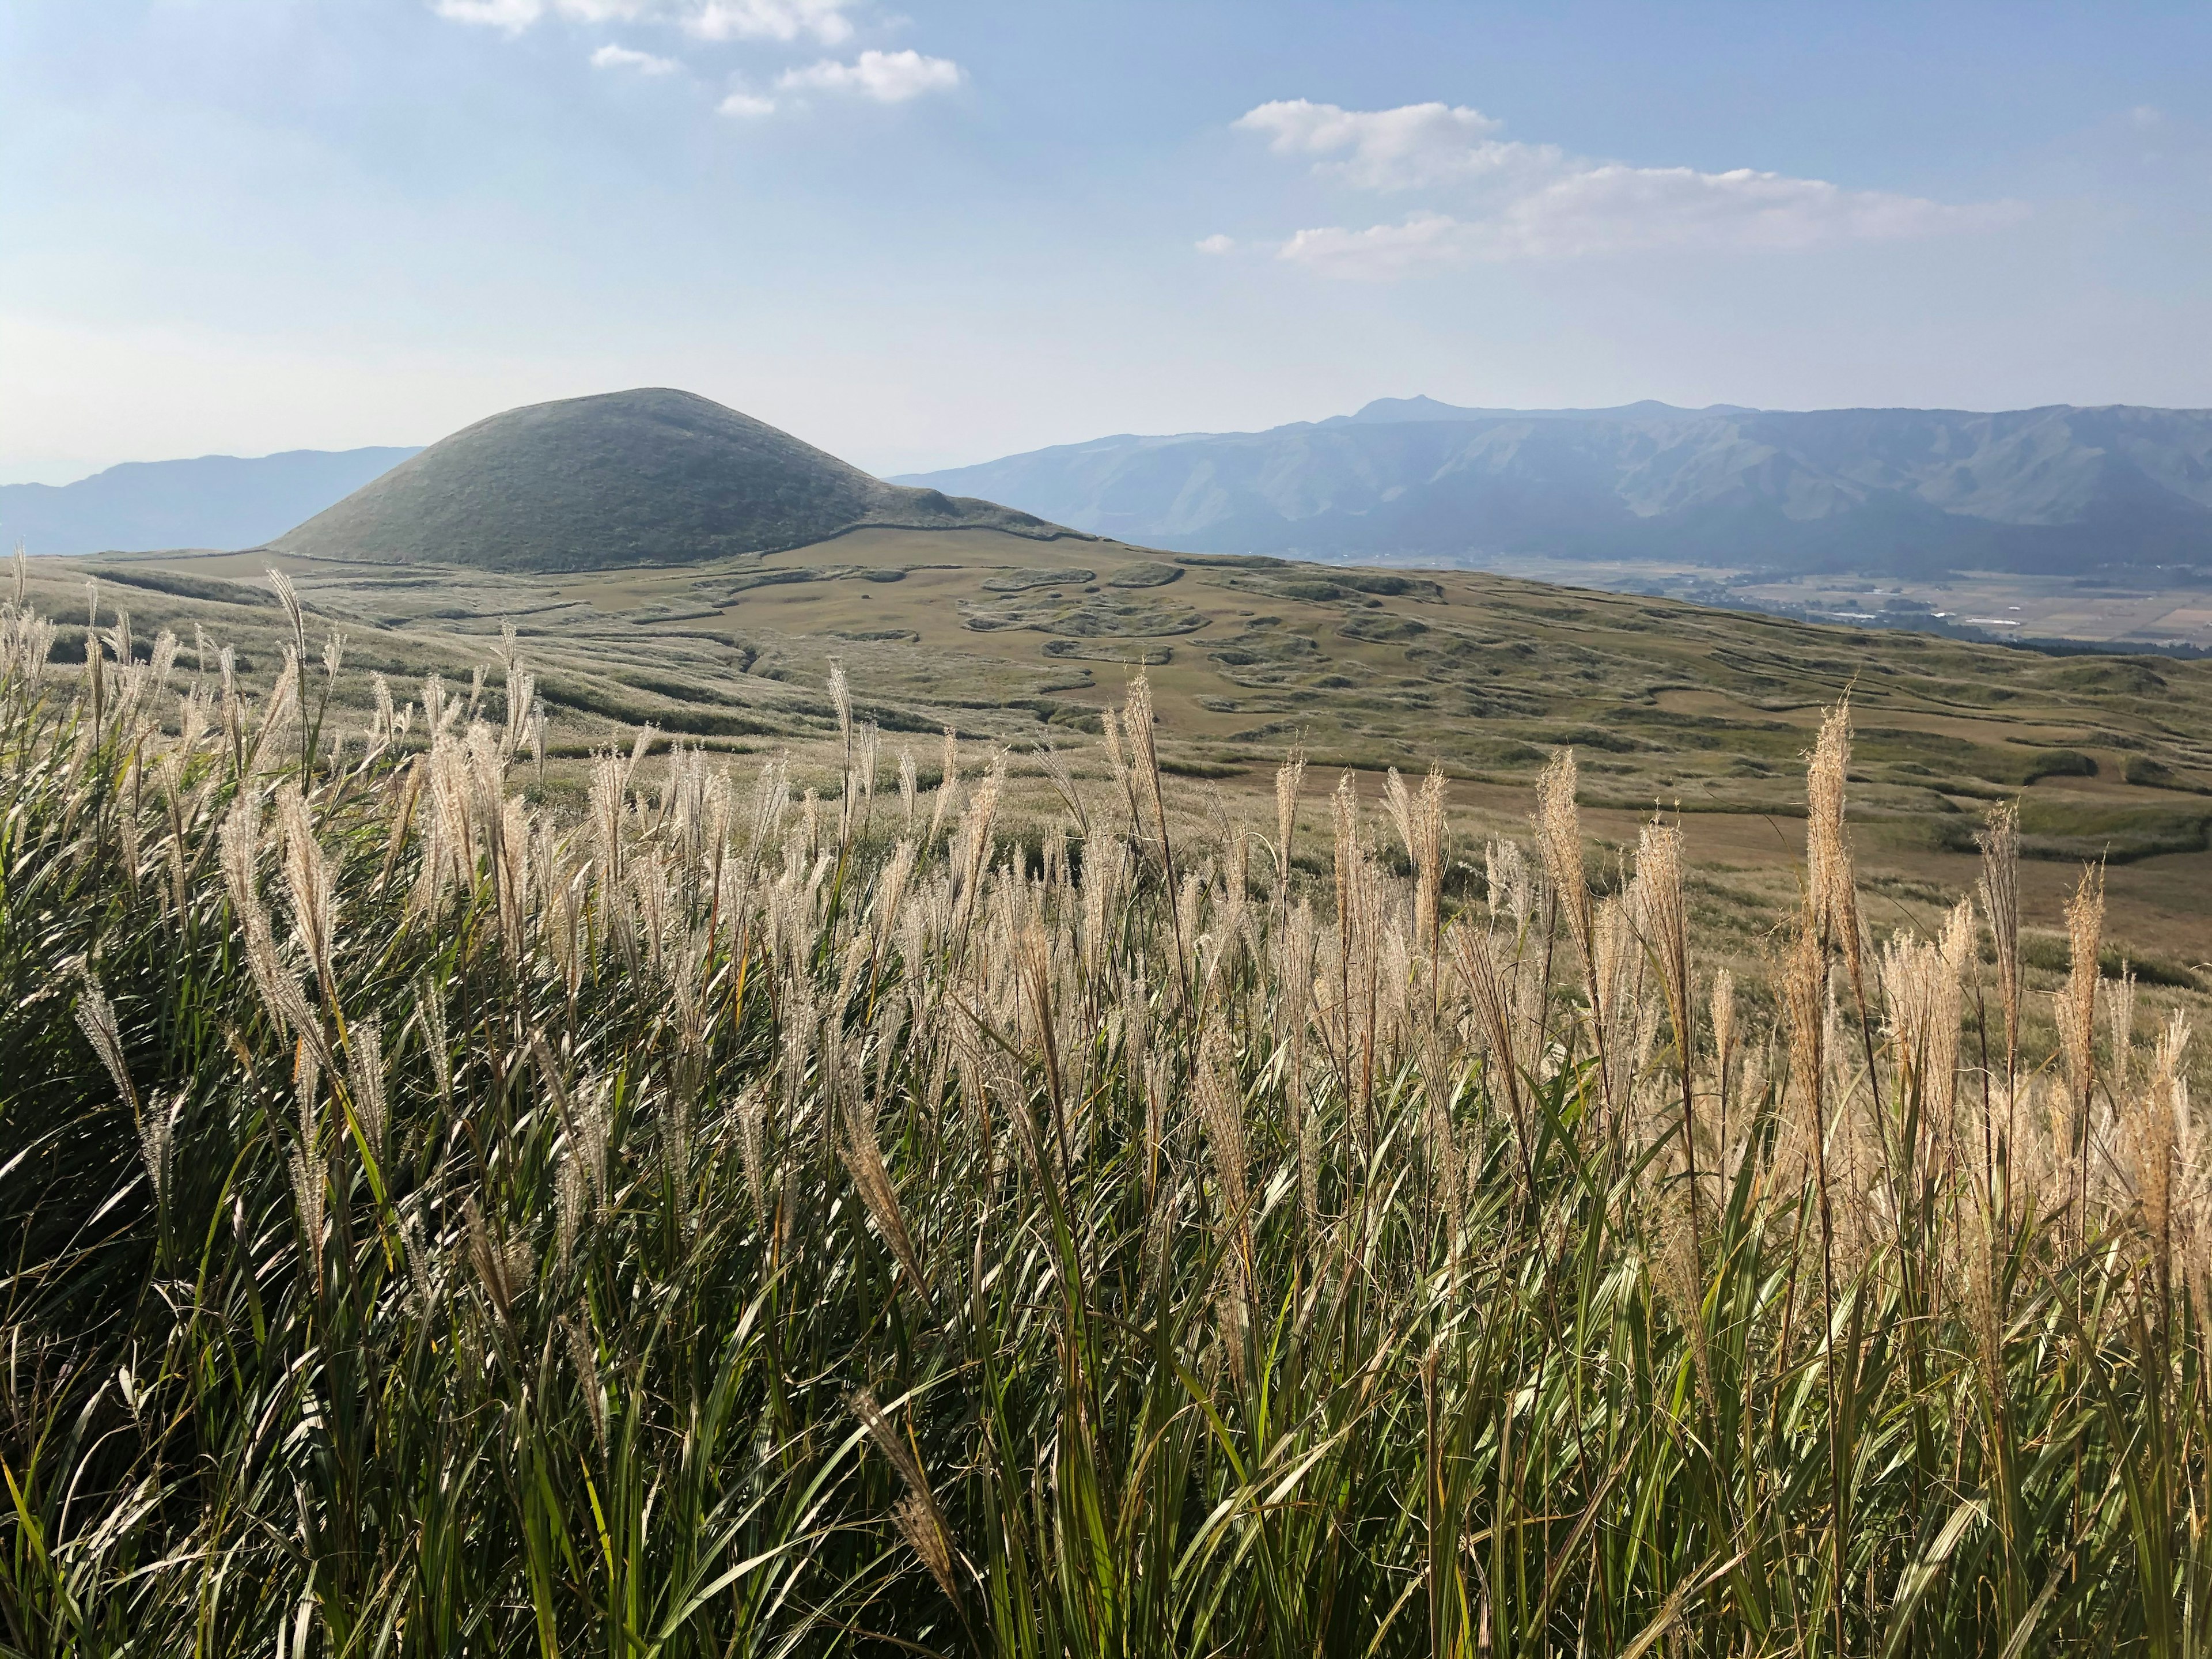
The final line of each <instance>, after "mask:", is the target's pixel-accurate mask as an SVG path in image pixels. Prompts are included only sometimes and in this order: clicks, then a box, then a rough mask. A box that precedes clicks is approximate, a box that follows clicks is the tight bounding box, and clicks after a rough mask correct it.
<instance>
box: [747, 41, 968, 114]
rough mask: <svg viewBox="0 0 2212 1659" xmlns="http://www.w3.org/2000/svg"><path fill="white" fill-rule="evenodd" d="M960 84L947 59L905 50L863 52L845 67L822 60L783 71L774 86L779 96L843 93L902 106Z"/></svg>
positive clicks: (957, 67) (958, 71)
mask: <svg viewBox="0 0 2212 1659" xmlns="http://www.w3.org/2000/svg"><path fill="white" fill-rule="evenodd" d="M960 82H961V69H960V65H959V64H956V63H954V62H953V61H952V60H951V58H926V57H924V56H923V55H922V54H921V53H920V52H915V51H914V50H912V49H911V48H909V49H908V50H907V51H905V52H862V53H861V54H860V56H859V57H858V58H854V60H853V61H852V62H851V63H849V64H841V63H839V62H837V61H836V59H835V58H824V59H823V61H822V62H820V63H818V64H808V65H807V66H806V67H805V69H794V70H785V71H784V72H783V74H782V75H781V76H778V77H777V78H776V83H775V84H776V88H777V90H779V91H781V92H846V93H853V94H857V95H859V96H860V97H863V98H872V99H873V100H875V101H876V102H878V103H879V104H902V103H904V102H906V101H907V100H908V99H910V98H919V97H921V95H922V94H924V93H927V92H950V91H951V90H952V88H955V87H957V86H958V85H959V84H960Z"/></svg>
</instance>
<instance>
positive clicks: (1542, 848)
mask: <svg viewBox="0 0 2212 1659" xmlns="http://www.w3.org/2000/svg"><path fill="white" fill-rule="evenodd" d="M1576 781H1577V774H1576V770H1575V751H1574V750H1571V749H1562V750H1559V753H1558V754H1557V755H1555V756H1553V757H1552V760H1551V763H1549V764H1548V765H1547V766H1546V767H1545V768H1544V769H1543V771H1542V773H1541V775H1539V776H1538V777H1537V779H1536V849H1537V851H1538V852H1539V853H1541V854H1542V855H1543V860H1544V873H1545V876H1546V878H1547V879H1548V880H1549V881H1550V882H1551V884H1552V890H1553V892H1554V893H1556V894H1557V895H1558V896H1559V909H1560V911H1561V913H1562V914H1563V915H1565V919H1566V923H1567V933H1568V937H1569V938H1570V939H1572V941H1573V943H1574V947H1575V953H1576V955H1577V957H1579V958H1580V960H1581V963H1582V970H1583V986H1584V988H1585V989H1587V990H1588V991H1589V998H1590V1007H1591V1011H1592V1012H1593V1013H1597V1012H1600V1011H1599V1008H1598V1000H1599V994H1600V993H1599V988H1598V967H1597V920H1596V915H1595V912H1594V910H1593V909H1592V908H1591V904H1590V891H1589V878H1588V877H1587V876H1585V875H1584V873H1583V830H1582V816H1581V813H1580V811H1578V809H1577V807H1576V805H1575V790H1576Z"/></svg>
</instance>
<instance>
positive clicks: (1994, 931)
mask: <svg viewBox="0 0 2212 1659" xmlns="http://www.w3.org/2000/svg"><path fill="white" fill-rule="evenodd" d="M1980 840H1981V844H1982V878H1981V896H1982V910H1983V913H1984V915H1987V916H1988V918H1989V922H1990V942H1991V944H1992V945H1994V946H1995V948H1996V958H1997V987H1998V990H1999V993H2000V994H2001V995H2002V998H2003V1000H2004V1022H2005V1069H2006V1073H2007V1074H2008V1075H2009V1074H2010V1073H2011V1072H2012V1071H2013V1070H2014V1069H2015V1066H2017V1065H2018V1062H2019V1055H2020V1009H2021V996H2020V991H2021V979H2020V808H2019V807H2018V806H2017V805H2015V804H2014V803H2013V802H2011V801H1999V802H1998V803H1997V804H1996V805H1994V806H1992V807H1990V816H1989V822H1988V823H1987V825H1986V826H1985V827H1984V829H1983V830H1982V833H1981V836H1980Z"/></svg>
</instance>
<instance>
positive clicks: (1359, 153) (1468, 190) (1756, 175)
mask: <svg viewBox="0 0 2212 1659" xmlns="http://www.w3.org/2000/svg"><path fill="white" fill-rule="evenodd" d="M1236 125H1237V127H1239V128H1240V129H1242V130H1243V131H1249V132H1258V133H1264V134H1265V135H1267V139H1268V147H1269V149H1272V150H1273V152H1274V153H1275V154H1277V155H1294V156H1299V157H1304V158H1309V159H1310V160H1311V162H1312V166H1313V171H1314V173H1316V175H1317V176H1319V177H1321V178H1322V179H1328V180H1330V181H1332V182H1336V183H1341V184H1345V185H1351V186H1352V187H1354V188H1356V189H1361V190H1368V191H1388V192H1396V191H1410V190H1415V189H1425V190H1427V191H1431V192H1432V193H1435V194H1437V195H1439V196H1441V197H1442V199H1443V204H1445V205H1437V206H1427V207H1424V208H1422V209H1419V210H1416V211H1414V212H1413V213H1410V214H1408V215H1407V216H1406V217H1405V218H1403V219H1402V220H1400V221H1398V222H1395V223H1389V224H1376V225H1370V226H1369V227H1367V228H1364V229H1356V228H1348V227H1345V226H1340V225H1333V226H1325V227H1321V228H1315V229H1309V230H1301V231H1299V232H1297V234H1295V235H1293V236H1291V237H1290V238H1289V239H1288V240H1285V241H1284V242H1283V243H1281V244H1280V246H1279V247H1278V248H1277V250H1276V251H1277V253H1278V255H1279V257H1280V258H1285V259H1288V260H1291V261H1293V262H1294V263H1297V264H1304V265H1306V266H1309V267H1310V268H1311V269H1313V270H1316V271H1319V272H1322V273H1323V274H1325V275H1328V276H1352V277H1365V278H1370V279H1389V278H1392V277H1397V276H1410V275H1414V274H1418V273H1419V272H1423V271H1431V270H1443V269H1449V268H1451V267H1455V266H1462V265H1466V264H1474V263H1480V262H1490V261H1499V260H1509V259H1543V258H1555V259H1556V258H1577V257H1580V256H1586V255H1600V254H1610V253H1626V252H1641V251H1648V250H1653V249H1661V248H1700V249H1747V248H1804V247H1813V246H1820V245H1823V244H1829V243H1838V242H1851V241H1869V240H1895V239H1899V238H1905V237H1916V236H1927V235H1932V234H1939V233H1942V232H1946V231H1954V230H1966V229H1974V228H1982V227H1985V226H1989V225H1992V224H1998V223H2003V222H2009V221H2011V220H2014V219H2016V218H2018V217H2019V216H2020V215H2021V208H2020V207H2019V206H2018V205H2017V204H2011V203H1988V204H1973V205H1966V206H1954V205H1950V204H1944V203H1941V202H1935V201H1930V200H1929V199H1927V198H1925V197H1917V196H1905V195H1899V194H1895V193H1893V192H1890V191H1875V190H1846V189H1844V188H1843V187H1842V186H1840V185H1834V184H1831V183H1829V182H1828V181H1826V179H1798V178H1792V177H1790V175H1788V174H1786V173H1766V172H1760V171H1758V170H1756V169H1753V168H1751V167H1736V168H1733V169H1730V170H1729V171H1728V172H1725V173H1702V172H1699V171H1698V170H1697V169H1695V168H1692V167H1633V166H1630V165H1627V164H1625V163H1621V162H1614V161H1586V160H1582V159H1578V158H1576V157H1572V156H1570V155H1567V154H1566V153H1565V151H1563V150H1561V149H1559V147H1558V146H1556V145H1553V144H1529V143H1521V142H1519V141H1517V140H1511V139H1501V138H1498V137H1495V136H1494V135H1495V134H1496V133H1497V132H1498V130H1499V127H1500V126H1501V125H1502V124H1501V123H1500V122H1498V121H1497V120H1495V119H1493V118H1491V117H1489V116H1486V115H1485V114H1483V113H1482V112H1480V110H1474V109H1469V108H1466V107H1464V106H1448V105H1444V104H1408V105H1406V106H1402V107H1401V108H1397V109H1388V110H1347V109H1343V108H1340V107H1339V106H1336V105H1334V104H1316V103H1311V102H1309V101H1307V100H1304V99H1298V100H1284V101H1279V102H1275V103H1269V104H1262V105H1261V106H1259V107H1258V108H1256V109H1254V110H1252V111H1250V112H1248V113H1247V114H1245V115H1244V116H1243V117H1242V118H1239V120H1238V121H1237V123H1236Z"/></svg>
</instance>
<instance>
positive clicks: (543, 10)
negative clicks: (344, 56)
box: [430, 0, 854, 46]
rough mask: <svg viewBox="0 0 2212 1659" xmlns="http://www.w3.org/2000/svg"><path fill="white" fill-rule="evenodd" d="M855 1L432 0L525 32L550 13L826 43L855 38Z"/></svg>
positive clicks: (446, 9)
mask: <svg viewBox="0 0 2212 1659" xmlns="http://www.w3.org/2000/svg"><path fill="white" fill-rule="evenodd" d="M430 4H431V9H432V10H434V11H435V12H436V13H437V15H439V16H441V17H444V18H447V19H450V20H451V21H453V22H456V23H476V24H480V25H483V26H484V27H491V28H502V29H506V30H507V31H508V32H509V33H520V32H521V31H522V30H524V29H526V28H528V27H531V26H532V24H534V23H537V22H539V21H542V20H544V19H545V18H548V17H557V18H562V19H564V20H566V21H569V22H574V23H665V24H669V25H672V26H673V27H678V28H680V29H682V30H683V31H684V33H686V34H689V35H690V36H692V37H693V38H694V39H696V40H813V41H816V42H818V43H819V44H820V45H823V46H842V45H843V44H844V43H845V42H846V41H848V40H851V39H852V38H853V20H852V19H851V18H850V17H848V15H846V14H847V12H848V11H849V10H850V9H852V7H853V5H854V0H430Z"/></svg>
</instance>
